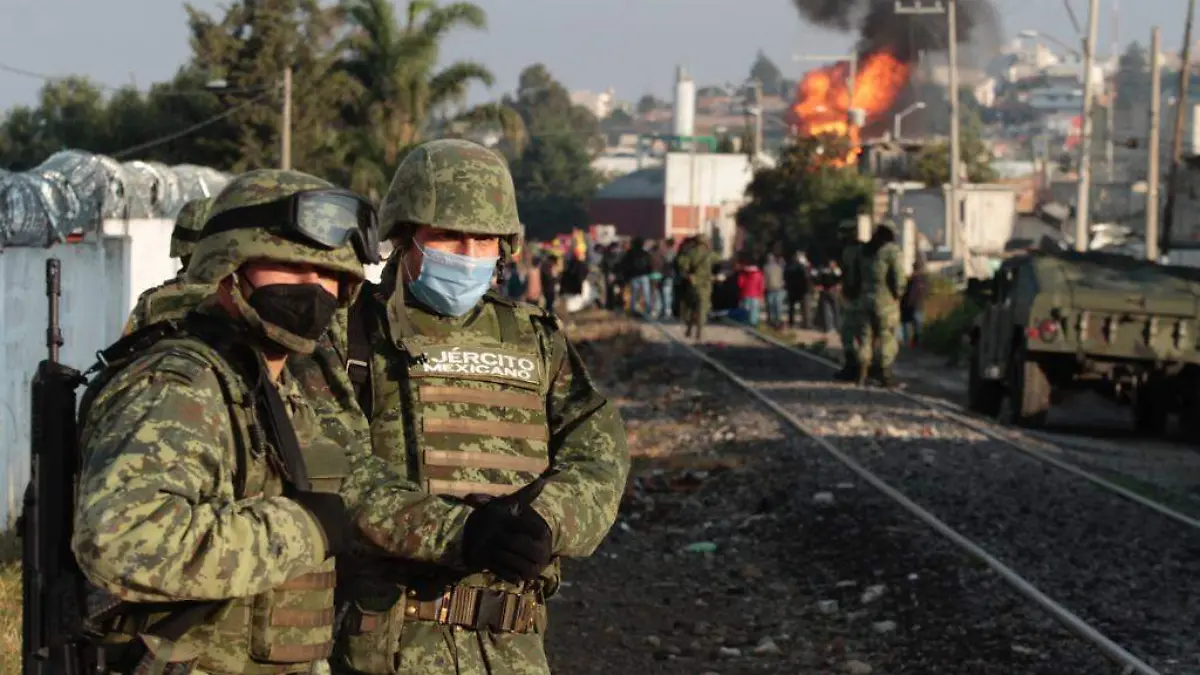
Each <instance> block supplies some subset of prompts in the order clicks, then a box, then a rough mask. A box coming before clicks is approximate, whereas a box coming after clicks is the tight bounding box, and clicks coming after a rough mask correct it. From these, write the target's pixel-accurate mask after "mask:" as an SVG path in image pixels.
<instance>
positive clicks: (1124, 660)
mask: <svg viewBox="0 0 1200 675" xmlns="http://www.w3.org/2000/svg"><path fill="white" fill-rule="evenodd" d="M647 323H649V324H650V325H652V326H654V327H655V328H656V329H658V330H659V331H660V332H661V333H662V334H663V335H664V336H665V337H666V338H667V339H668V340H670V341H671V342H673V343H674V344H677V345H679V346H680V347H683V348H684V349H685V350H687V351H688V352H690V353H691V354H692V355H693V356H695V357H696V358H698V359H700V360H701V361H703V362H705V363H707V364H708V365H709V366H712V367H713V368H714V369H715V370H716V371H717V372H719V373H721V374H722V375H724V376H725V377H727V378H728V379H729V380H730V381H731V382H733V383H734V384H736V385H737V386H738V387H740V388H742V389H743V390H745V391H746V393H748V394H750V395H751V396H753V397H755V398H757V399H758V400H759V401H760V402H761V403H762V404H763V405H765V406H767V407H768V408H770V409H771V411H772V412H774V413H775V414H776V415H779V416H780V417H781V418H783V419H784V420H785V421H786V422H787V423H788V424H790V425H792V426H793V427H794V428H795V429H796V430H797V431H799V432H800V433H802V434H804V435H805V436H807V437H808V438H810V439H812V441H813V442H815V443H816V444H817V445H819V446H821V448H822V449H823V450H825V452H827V453H829V454H830V455H832V456H833V457H834V459H836V460H838V461H839V462H841V463H842V464H844V465H845V466H846V467H847V468H849V469H850V470H851V471H853V472H854V473H855V474H857V475H858V477H859V478H862V479H863V480H864V481H866V482H867V483H868V484H870V485H871V487H873V488H875V489H876V490H878V491H879V492H880V493H882V494H883V495H884V496H886V497H888V498H889V499H891V500H892V501H894V502H896V503H897V504H899V505H900V506H902V507H903V508H904V509H905V510H906V511H908V512H909V513H911V514H912V515H914V516H916V517H917V518H918V519H919V520H921V521H922V522H924V523H925V524H926V525H928V526H929V527H931V528H932V529H933V530H934V531H936V532H937V533H938V534H940V535H942V536H943V537H945V538H946V539H948V540H950V541H951V542H952V543H953V544H955V545H956V546H958V547H959V548H961V549H962V550H964V551H966V553H967V554H969V555H970V556H972V557H974V558H975V559H977V560H979V561H980V562H982V563H983V564H985V565H987V566H988V568H989V569H991V570H992V571H993V572H995V573H996V574H998V575H1000V577H1001V578H1002V579H1004V581H1005V582H1006V583H1008V584H1009V585H1010V586H1012V588H1013V590H1015V591H1017V593H1019V594H1021V595H1022V596H1024V597H1025V598H1026V599H1028V600H1030V601H1031V602H1033V603H1034V604H1036V605H1038V606H1039V607H1041V608H1042V609H1043V610H1045V611H1046V612H1048V613H1049V614H1050V615H1051V616H1052V617H1054V619H1055V620H1057V621H1058V622H1060V623H1061V624H1063V626H1064V627H1066V628H1067V630H1069V631H1071V632H1072V633H1074V634H1075V635H1076V636H1078V637H1079V638H1081V639H1083V640H1085V641H1086V642H1090V643H1092V644H1093V645H1095V646H1097V647H1099V648H1100V651H1102V652H1103V653H1104V654H1105V656H1107V657H1109V658H1110V659H1112V660H1113V661H1115V662H1117V663H1118V664H1120V665H1122V666H1124V667H1125V670H1124V671H1123V672H1125V673H1141V674H1142V675H1162V673H1160V672H1159V671H1157V670H1155V669H1154V668H1153V667H1152V666H1150V665H1149V664H1148V663H1146V662H1144V661H1142V660H1141V659H1139V658H1138V657H1136V656H1134V655H1133V654H1131V653H1130V652H1129V651H1127V650H1126V649H1125V648H1124V647H1122V646H1121V645H1119V644H1117V643H1115V642H1113V641H1112V640H1111V639H1109V638H1108V637H1107V636H1105V635H1104V634H1103V633H1101V632H1100V631H1099V630H1097V629H1096V628H1094V627H1092V625H1091V624H1089V623H1087V622H1086V621H1084V620H1083V619H1082V618H1080V617H1079V616H1077V615H1076V614H1075V613H1073V612H1072V611H1071V610H1069V609H1067V608H1066V607H1063V606H1062V605H1060V604H1058V603H1057V602H1056V601H1055V600H1054V599H1053V598H1051V597H1050V596H1048V595H1046V594H1045V593H1043V592H1042V591H1040V590H1038V588H1037V587H1036V586H1034V585H1033V584H1032V583H1030V582H1029V581H1028V580H1026V579H1025V578H1024V577H1022V576H1021V575H1020V574H1018V573H1017V572H1016V571H1014V570H1013V569H1012V568H1010V567H1008V566H1007V565H1005V564H1004V563H1003V562H1001V561H1000V560H999V559H997V558H996V557H995V556H993V555H992V554H990V553H988V552H987V550H986V549H984V548H983V547H982V546H980V545H979V544H976V543H975V542H973V541H971V540H970V539H968V538H967V537H966V536H965V535H963V534H961V533H960V532H958V531H957V530H955V529H954V528H952V527H950V526H949V525H947V524H946V523H944V522H942V521H941V520H940V519H939V518H938V517H937V516H935V515H933V514H932V513H930V512H929V511H926V510H925V509H924V508H923V507H921V506H920V505H919V504H917V503H916V502H914V501H912V500H911V499H909V498H908V497H907V496H905V495H904V493H902V492H900V491H899V490H897V489H896V488H894V487H892V486H891V485H888V484H887V483H886V482H884V481H883V479H881V478H879V477H878V476H876V475H875V474H874V473H873V472H871V470H870V469H867V468H866V467H865V466H863V465H862V464H859V463H858V462H857V461H855V460H854V459H853V458H852V457H850V456H849V455H847V454H846V453H844V452H842V451H841V450H839V449H838V448H837V446H835V445H833V444H832V443H830V442H829V441H827V440H826V439H825V438H823V437H822V436H820V435H819V434H817V433H816V432H814V431H813V429H812V428H811V427H809V426H808V425H806V424H805V423H804V422H801V421H800V419H799V418H797V417H796V416H795V415H793V414H792V413H791V412H789V411H788V410H787V409H786V408H784V407H783V406H782V405H780V404H779V403H777V402H776V401H775V400H774V399H772V398H771V397H769V396H767V395H766V394H764V393H762V392H761V391H759V390H758V389H757V388H755V387H754V385H752V384H750V383H749V382H747V381H746V380H744V379H743V378H741V377H740V376H738V375H737V374H736V373H734V372H733V371H732V370H730V369H729V368H728V367H726V366H725V365H724V364H722V363H721V362H719V361H718V360H716V359H714V358H713V357H711V356H709V355H708V354H705V353H704V352H702V351H700V350H699V349H697V348H695V347H693V346H692V345H689V344H687V343H686V342H684V341H683V340H681V339H679V338H678V337H676V336H674V335H672V334H671V332H670V331H669V330H667V328H666V327H665V326H663V325H662V324H661V323H659V322H658V321H653V320H651V321H647Z"/></svg>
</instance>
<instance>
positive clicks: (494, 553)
mask: <svg viewBox="0 0 1200 675" xmlns="http://www.w3.org/2000/svg"><path fill="white" fill-rule="evenodd" d="M380 220H381V223H380V233H381V235H382V237H384V238H387V239H390V240H391V241H392V242H393V243H394V245H395V252H394V254H393V255H392V257H391V258H390V259H389V260H388V263H387V265H386V266H385V268H384V272H383V275H382V279H381V284H380V286H378V287H374V288H370V287H369V288H368V289H367V290H366V291H364V293H363V294H362V296H361V299H360V302H359V303H358V304H357V305H356V306H355V307H354V308H353V309H352V312H351V317H350V332H349V335H350V339H349V346H350V361H349V368H350V375H351V377H352V379H353V380H354V381H355V383H356V387H357V388H358V392H359V401H360V405H361V408H362V409H363V411H364V412H366V414H367V416H368V417H369V418H370V423H371V437H372V441H373V442H372V445H373V449H374V452H375V453H377V454H378V455H380V456H383V457H386V458H387V459H388V460H389V461H390V462H392V464H393V465H394V466H395V467H396V468H398V469H399V470H400V471H403V472H405V473H406V474H407V476H408V477H409V479H410V481H411V483H410V485H411V492H410V494H409V503H408V505H407V507H406V508H403V509H400V510H398V511H397V512H396V513H395V514H394V515H391V516H389V517H387V518H385V519H381V520H380V521H379V522H377V523H375V524H374V526H372V524H370V523H365V522H362V521H360V523H359V524H360V526H361V527H362V529H363V532H364V534H365V535H366V536H367V538H368V539H371V540H373V541H374V542H375V543H376V545H378V546H381V547H383V548H385V549H389V550H395V548H396V547H398V546H399V547H405V548H407V552H406V553H404V554H401V555H403V557H405V558H406V560H405V563H404V564H400V565H397V564H396V563H395V562H394V561H390V560H388V561H382V562H380V561H377V560H374V559H372V558H370V557H367V556H362V557H359V558H356V559H351V560H349V561H348V562H347V564H346V566H345V567H343V568H342V569H343V570H346V571H347V575H346V577H347V578H350V581H349V582H348V583H347V585H346V588H345V589H344V593H345V594H346V596H347V598H348V600H349V602H348V606H349V607H350V610H349V613H348V615H347V618H346V620H345V621H344V622H343V624H342V635H341V636H340V638H339V644H338V648H337V650H336V652H335V657H334V663H333V666H334V669H335V671H339V672H343V673H383V672H392V673H394V672H398V671H397V670H396V668H397V664H399V667H400V672H409V673H429V674H431V675H436V674H439V673H456V674H463V675H467V674H470V675H476V674H478V675H483V674H487V673H512V672H521V673H529V674H530V675H532V674H535V673H549V672H550V671H549V666H548V665H547V662H546V655H545V650H544V646H543V636H544V633H545V630H546V599H547V598H549V597H551V596H553V595H554V594H555V592H556V591H557V590H558V586H559V579H560V569H559V560H560V558H563V557H583V556H588V555H590V554H591V553H592V552H593V551H594V550H595V549H596V547H597V546H598V545H599V544H600V542H601V540H602V539H603V538H604V537H605V535H606V534H607V532H608V529H609V527H610V526H611V525H612V523H613V522H614V520H615V518H616V514H617V507H618V505H619V503H620V499H621V494H622V492H623V490H624V487H625V480H626V477H627V474H628V471H629V456H628V450H627V448H626V443H625V432H624V427H623V424H622V422H621V420H620V417H619V416H618V413H617V410H616V408H615V406H613V405H612V404H611V403H609V402H608V401H607V400H606V399H605V398H604V396H602V395H601V394H600V393H599V392H598V391H597V390H596V389H595V387H594V385H593V384H592V382H591V379H590V378H589V376H588V374H587V372H586V370H585V369H584V366H583V362H582V360H581V359H580V357H579V354H578V353H576V351H575V349H574V347H573V346H572V345H571V343H570V342H569V341H568V340H567V338H566V336H565V335H564V334H563V332H562V330H561V328H560V324H559V322H558V320H557V319H556V318H555V317H554V315H553V314H550V313H548V312H546V311H544V310H542V309H539V308H537V307H535V306H532V305H528V304H523V303H519V302H516V301H513V300H509V299H507V298H505V297H503V296H501V295H500V294H498V293H496V292H494V291H491V290H489V288H490V286H491V282H492V277H493V274H494V273H495V271H496V268H497V265H498V264H500V263H502V262H503V261H505V260H506V259H508V258H509V257H510V256H511V255H512V252H513V251H514V250H515V249H516V246H517V242H518V241H519V238H520V234H521V228H520V224H519V220H518V218H517V206H516V198H515V194H514V190H513V183H512V177H511V175H510V174H509V171H508V167H507V166H506V164H505V162H504V160H503V158H501V157H500V156H499V155H497V154H495V153H493V152H492V151H491V150H488V149H487V148H484V147H482V146H480V145H477V144H475V143H471V142H468V141H464V140H450V139H445V140H436V141H431V142H429V143H426V144H424V145H421V146H419V147H417V148H416V149H414V150H413V151H412V152H411V153H410V154H409V155H408V156H407V157H406V158H405V159H404V161H403V162H402V163H401V165H400V166H399V168H398V169H397V171H396V175H395V177H394V179H393V180H392V184H391V187H390V188H389V190H388V193H387V195H386V196H385V197H384V200H383V205H382V207H381V209H380ZM397 522H399V523H402V524H403V525H404V526H405V528H406V529H408V530H409V531H410V532H411V534H409V535H407V536H403V537H402V538H401V539H399V540H397V539H396V538H395V535H394V534H393V531H394V530H395V523H397ZM381 589H383V590H384V591H385V592H381Z"/></svg>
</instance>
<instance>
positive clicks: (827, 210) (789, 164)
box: [737, 136, 874, 255]
mask: <svg viewBox="0 0 1200 675" xmlns="http://www.w3.org/2000/svg"><path fill="white" fill-rule="evenodd" d="M849 150H850V145H849V143H848V142H847V141H846V139H845V138H843V137H839V136H824V137H818V138H801V139H797V141H796V143H795V144H794V145H791V146H788V147H786V148H784V150H783V152H782V154H781V155H780V158H779V162H778V164H777V165H776V166H775V167H773V168H768V169H760V170H758V171H756V172H755V173H754V178H753V179H752V180H751V181H750V185H749V186H748V187H747V188H746V197H747V200H748V201H747V203H746V204H745V205H744V206H743V207H742V208H741V209H739V210H738V213H737V223H738V227H740V228H742V229H743V231H745V233H746V237H747V241H746V243H747V245H748V246H750V247H752V248H753V247H758V248H759V249H761V250H768V249H770V248H772V247H774V246H776V245H777V244H780V243H782V244H783V245H784V248H785V249H790V248H800V247H802V248H806V249H808V250H810V251H813V252H815V253H817V254H818V255H822V254H823V255H835V254H836V252H837V246H838V244H837V225H838V223H840V222H841V221H842V220H844V219H846V218H853V217H854V216H855V215H856V214H857V213H858V211H859V209H861V208H863V207H864V206H866V205H867V204H869V203H870V199H871V195H872V193H873V191H874V182H873V181H872V180H871V178H870V177H869V176H866V175H863V174H861V173H859V172H858V171H857V170H856V169H854V168H852V167H846V166H840V165H839V164H838V162H836V161H834V160H833V158H837V157H845V156H846V155H847V154H848V152H849Z"/></svg>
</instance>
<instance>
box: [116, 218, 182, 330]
mask: <svg viewBox="0 0 1200 675" xmlns="http://www.w3.org/2000/svg"><path fill="white" fill-rule="evenodd" d="M174 227H175V223H174V221H172V220H166V219H154V220H106V221H104V234H105V235H106V236H109V237H128V238H129V239H130V247H131V249H130V256H131V257H130V259H131V260H132V261H133V264H132V266H131V267H130V270H129V273H128V274H127V275H126V276H125V280H126V285H125V291H124V292H125V297H127V298H128V300H129V304H128V305H126V307H125V310H124V315H123V316H122V319H121V320H122V321H124V317H125V316H129V310H131V309H133V303H135V302H137V297H138V296H139V295H141V293H142V291H144V290H146V289H147V288H152V287H154V286H157V285H159V284H161V283H162V282H164V281H166V280H167V279H170V278H172V277H174V276H175V275H176V274H178V273H179V261H178V260H175V259H174V258H172V257H171V230H172V229H174Z"/></svg>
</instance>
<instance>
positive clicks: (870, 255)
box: [855, 222, 905, 386]
mask: <svg viewBox="0 0 1200 675" xmlns="http://www.w3.org/2000/svg"><path fill="white" fill-rule="evenodd" d="M895 238H896V230H895V225H894V224H892V223H891V222H886V223H884V224H882V225H880V226H879V227H878V228H877V229H876V230H875V235H874V236H873V237H872V238H871V241H870V242H868V243H867V244H866V245H864V246H863V249H862V256H861V258H860V260H859V267H858V269H859V270H860V274H861V278H862V298H861V304H860V307H861V312H862V315H861V316H862V323H861V324H860V325H859V328H858V332H857V335H856V336H855V344H856V347H857V351H858V364H859V366H858V375H857V378H858V382H859V383H860V384H864V383H866V380H867V374H868V369H869V367H870V364H871V360H872V355H873V353H874V349H875V347H874V345H875V341H876V340H878V341H879V343H878V358H879V367H880V370H881V379H882V380H883V383H884V384H885V385H887V386H891V385H892V384H893V382H894V380H893V376H892V365H893V364H894V363H895V362H896V354H897V353H899V351H900V343H899V342H898V341H897V339H896V334H897V331H899V329H900V296H901V294H902V293H903V292H904V285H905V277H904V270H903V266H902V265H901V264H900V257H901V255H902V253H901V251H900V247H899V246H897V245H896V244H895Z"/></svg>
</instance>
